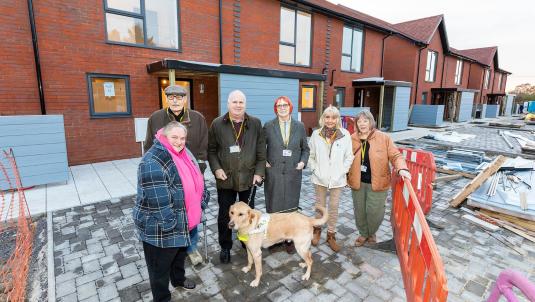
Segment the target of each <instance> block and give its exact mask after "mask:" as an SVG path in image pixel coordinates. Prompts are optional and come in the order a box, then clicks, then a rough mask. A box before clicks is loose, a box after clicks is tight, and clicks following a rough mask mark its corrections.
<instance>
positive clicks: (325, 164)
mask: <svg viewBox="0 0 535 302" xmlns="http://www.w3.org/2000/svg"><path fill="white" fill-rule="evenodd" d="M320 131H321V129H317V130H314V132H313V133H312V136H311V137H310V141H309V142H308V146H309V147H310V157H309V159H308V166H309V167H310V170H312V177H311V180H312V183H314V184H316V185H320V186H324V187H327V188H329V189H331V188H340V187H345V186H346V184H347V179H346V174H347V173H348V172H349V168H350V167H351V163H352V162H353V158H354V155H353V151H352V147H351V136H350V134H349V132H348V131H347V130H346V129H343V128H342V129H338V130H337V131H340V132H341V135H340V134H339V135H337V139H336V140H335V141H334V143H333V144H332V148H331V144H328V143H327V142H326V140H325V139H324V138H323V137H321V135H320Z"/></svg>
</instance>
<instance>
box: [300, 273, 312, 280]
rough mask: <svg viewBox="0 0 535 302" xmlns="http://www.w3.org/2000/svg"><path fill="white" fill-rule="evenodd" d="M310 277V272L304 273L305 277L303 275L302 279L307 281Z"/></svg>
mask: <svg viewBox="0 0 535 302" xmlns="http://www.w3.org/2000/svg"><path fill="white" fill-rule="evenodd" d="M308 279H310V274H304V275H303V277H301V280H303V281H306V280H308Z"/></svg>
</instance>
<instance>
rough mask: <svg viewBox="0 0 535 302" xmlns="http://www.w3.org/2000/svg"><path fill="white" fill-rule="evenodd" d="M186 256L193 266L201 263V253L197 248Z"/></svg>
mask: <svg viewBox="0 0 535 302" xmlns="http://www.w3.org/2000/svg"><path fill="white" fill-rule="evenodd" d="M188 257H189V260H190V261H191V264H192V265H193V266H195V265H197V264H201V263H203V259H202V256H201V253H199V251H198V250H194V251H193V252H191V253H190V254H189V255H188Z"/></svg>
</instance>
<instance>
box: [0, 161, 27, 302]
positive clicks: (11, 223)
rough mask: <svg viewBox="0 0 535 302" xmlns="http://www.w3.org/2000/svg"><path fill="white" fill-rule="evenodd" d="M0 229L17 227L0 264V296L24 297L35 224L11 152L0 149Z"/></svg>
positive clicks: (21, 299) (12, 299)
mask: <svg viewBox="0 0 535 302" xmlns="http://www.w3.org/2000/svg"><path fill="white" fill-rule="evenodd" d="M0 182H3V183H4V184H7V187H8V189H7V190H0V233H2V232H7V231H12V230H16V237H15V246H14V248H13V252H12V253H11V255H10V256H9V259H7V262H6V263H5V264H4V265H3V266H2V267H1V268H0V283H2V284H3V286H4V289H5V291H4V292H3V293H0V295H1V294H3V295H4V296H3V297H2V296H0V300H3V299H4V298H5V299H6V300H3V301H13V302H19V301H20V302H22V301H25V300H26V299H25V295H26V284H27V282H28V270H29V264H30V257H31V253H32V243H33V238H34V232H35V230H34V226H33V224H32V219H31V215H30V211H29V210H28V204H27V203H26V197H25V196H24V189H23V187H22V183H21V180H20V175H19V171H18V169H17V163H16V162H15V157H14V156H13V152H12V151H11V150H9V152H7V151H3V152H1V151H0Z"/></svg>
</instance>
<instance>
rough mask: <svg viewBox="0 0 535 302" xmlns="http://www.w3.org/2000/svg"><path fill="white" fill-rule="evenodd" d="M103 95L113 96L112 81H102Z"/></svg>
mask: <svg viewBox="0 0 535 302" xmlns="http://www.w3.org/2000/svg"><path fill="white" fill-rule="evenodd" d="M104 96H105V97H112V96H115V84H114V83H113V82H104Z"/></svg>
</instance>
